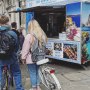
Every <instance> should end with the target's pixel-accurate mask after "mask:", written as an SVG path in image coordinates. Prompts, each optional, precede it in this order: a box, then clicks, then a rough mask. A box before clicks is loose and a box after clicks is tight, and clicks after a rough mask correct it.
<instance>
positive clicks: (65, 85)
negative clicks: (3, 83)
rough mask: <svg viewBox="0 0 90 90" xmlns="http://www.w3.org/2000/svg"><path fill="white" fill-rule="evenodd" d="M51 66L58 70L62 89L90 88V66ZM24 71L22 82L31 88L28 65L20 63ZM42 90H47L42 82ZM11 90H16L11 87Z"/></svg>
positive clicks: (26, 89) (79, 89)
mask: <svg viewBox="0 0 90 90" xmlns="http://www.w3.org/2000/svg"><path fill="white" fill-rule="evenodd" d="M49 66H51V67H54V68H55V70H56V73H55V74H56V76H57V78H58V80H59V82H60V84H61V87H62V90H90V67H88V70H83V69H79V68H77V69H75V68H72V67H71V66H70V67H64V66H59V65H52V64H49ZM20 67H21V72H22V83H23V86H24V88H25V90H29V89H30V88H31V84H30V78H29V73H28V69H27V66H26V65H20ZM41 88H42V90H47V89H46V88H45V86H44V85H42V84H41ZM10 90H15V88H11V89H10Z"/></svg>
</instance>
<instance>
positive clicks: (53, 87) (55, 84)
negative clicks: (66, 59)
mask: <svg viewBox="0 0 90 90" xmlns="http://www.w3.org/2000/svg"><path fill="white" fill-rule="evenodd" d="M45 79H46V84H47V87H48V89H49V90H62V89H61V85H60V83H59V81H58V79H57V77H56V76H55V74H54V73H52V74H51V73H49V72H48V71H45Z"/></svg>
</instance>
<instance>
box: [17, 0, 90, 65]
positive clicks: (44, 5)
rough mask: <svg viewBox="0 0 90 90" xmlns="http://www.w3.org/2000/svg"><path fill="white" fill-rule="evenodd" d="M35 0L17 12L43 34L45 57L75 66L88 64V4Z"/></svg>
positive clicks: (81, 0)
mask: <svg viewBox="0 0 90 90" xmlns="http://www.w3.org/2000/svg"><path fill="white" fill-rule="evenodd" d="M35 1H36V2H35ZM35 1H30V0H26V9H23V10H20V11H19V12H25V13H26V25H28V22H29V21H30V20H31V19H32V17H34V18H35V19H36V20H37V21H38V22H39V23H40V25H41V27H42V29H43V30H44V31H45V33H46V35H47V36H48V42H47V45H46V57H48V58H53V59H55V60H62V61H67V62H72V63H76V64H85V63H87V62H88V61H90V2H89V1H87V0H35ZM15 12H18V11H15ZM26 27H27V26H26Z"/></svg>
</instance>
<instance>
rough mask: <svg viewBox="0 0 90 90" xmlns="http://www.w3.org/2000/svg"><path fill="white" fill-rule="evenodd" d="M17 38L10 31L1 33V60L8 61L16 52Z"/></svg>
mask: <svg viewBox="0 0 90 90" xmlns="http://www.w3.org/2000/svg"><path fill="white" fill-rule="evenodd" d="M15 45H16V44H15V38H14V37H13V36H12V35H10V33H9V31H6V30H2V31H0V59H8V58H10V57H11V54H12V53H13V52H14V50H15Z"/></svg>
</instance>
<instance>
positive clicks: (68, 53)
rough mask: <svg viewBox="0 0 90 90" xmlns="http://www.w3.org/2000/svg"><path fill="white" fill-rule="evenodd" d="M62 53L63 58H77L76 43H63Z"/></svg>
mask: <svg viewBox="0 0 90 90" xmlns="http://www.w3.org/2000/svg"><path fill="white" fill-rule="evenodd" d="M63 55H64V56H63V57H64V58H67V59H72V60H77V45H73V44H64V46H63Z"/></svg>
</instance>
